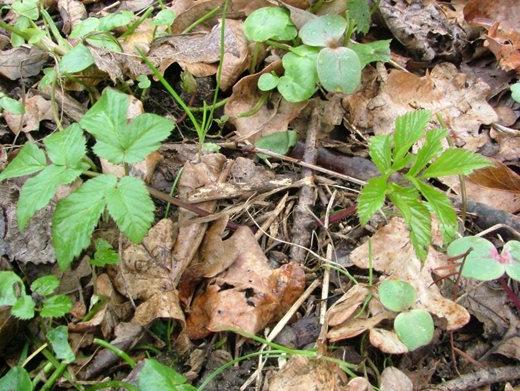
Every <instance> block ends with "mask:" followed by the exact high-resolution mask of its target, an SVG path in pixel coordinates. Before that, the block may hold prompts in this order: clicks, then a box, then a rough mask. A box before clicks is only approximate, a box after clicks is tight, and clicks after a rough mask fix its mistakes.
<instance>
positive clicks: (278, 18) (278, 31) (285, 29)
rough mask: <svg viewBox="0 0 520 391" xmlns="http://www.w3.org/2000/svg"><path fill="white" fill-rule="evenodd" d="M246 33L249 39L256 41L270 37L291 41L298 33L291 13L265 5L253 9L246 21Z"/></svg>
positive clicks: (262, 40)
mask: <svg viewBox="0 0 520 391" xmlns="http://www.w3.org/2000/svg"><path fill="white" fill-rule="evenodd" d="M244 33H245V35H246V38H247V39H248V40H250V41H256V42H264V41H267V40H268V39H274V40H277V41H289V40H291V39H293V38H296V35H297V31H296V27H295V26H294V24H293V23H292V22H291V19H290V18H289V13H288V12H287V11H286V10H284V9H283V8H280V7H263V8H259V9H257V10H256V11H253V12H252V13H251V14H249V16H248V17H247V19H246V20H245V22H244Z"/></svg>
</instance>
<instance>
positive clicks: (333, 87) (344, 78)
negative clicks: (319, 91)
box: [316, 47, 362, 94]
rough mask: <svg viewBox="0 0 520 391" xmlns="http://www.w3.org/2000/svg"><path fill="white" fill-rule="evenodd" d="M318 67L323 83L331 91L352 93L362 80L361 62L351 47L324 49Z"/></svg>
mask: <svg viewBox="0 0 520 391" xmlns="http://www.w3.org/2000/svg"><path fill="white" fill-rule="evenodd" d="M316 69H317V72H318V78H319V80H320V83H321V85H322V86H323V88H325V89H326V90H327V91H329V92H342V93H344V94H351V93H352V92H354V91H355V90H356V88H358V86H359V84H360V82H361V69H362V67H361V62H360V61H359V57H358V55H357V54H356V52H354V51H353V50H352V49H349V48H344V47H338V48H335V49H331V48H324V49H322V50H321V51H320V53H319V54H318V61H317V66H316Z"/></svg>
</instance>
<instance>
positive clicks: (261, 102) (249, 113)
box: [237, 92, 269, 118]
mask: <svg viewBox="0 0 520 391" xmlns="http://www.w3.org/2000/svg"><path fill="white" fill-rule="evenodd" d="M268 97H269V93H267V92H263V93H262V95H261V96H260V99H258V100H257V102H256V103H255V104H254V106H253V107H251V108H250V109H249V110H247V111H244V112H243V113H240V114H238V115H237V117H239V118H244V117H251V116H252V115H255V114H256V113H258V112H259V111H260V109H261V108H262V106H263V105H264V104H265V102H267V98H268Z"/></svg>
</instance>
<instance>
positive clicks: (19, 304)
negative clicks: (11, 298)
mask: <svg viewBox="0 0 520 391" xmlns="http://www.w3.org/2000/svg"><path fill="white" fill-rule="evenodd" d="M11 314H12V315H13V316H15V317H17V318H18V319H24V320H26V319H32V318H34V301H33V299H32V297H31V296H29V295H22V296H20V298H19V299H18V300H16V303H14V305H13V307H12V308H11Z"/></svg>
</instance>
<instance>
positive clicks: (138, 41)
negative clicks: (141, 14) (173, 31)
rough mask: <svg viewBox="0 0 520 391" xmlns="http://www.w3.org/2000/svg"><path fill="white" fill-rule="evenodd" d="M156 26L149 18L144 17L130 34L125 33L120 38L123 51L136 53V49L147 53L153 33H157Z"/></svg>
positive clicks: (131, 53)
mask: <svg viewBox="0 0 520 391" xmlns="http://www.w3.org/2000/svg"><path fill="white" fill-rule="evenodd" d="M157 28H158V27H157V26H154V25H153V23H152V20H151V19H146V20H145V21H144V22H143V23H141V24H140V25H139V27H137V28H136V29H135V31H134V32H133V33H132V34H130V35H127V36H125V37H124V38H123V39H121V40H120V44H121V47H122V48H123V51H124V52H125V53H126V54H129V55H138V54H139V51H138V50H142V51H143V52H145V53H148V51H149V50H150V44H151V43H152V41H153V38H154V34H156V33H157V31H156V29H157ZM159 32H160V30H159Z"/></svg>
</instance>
